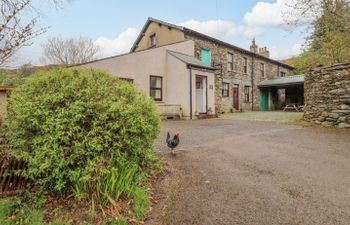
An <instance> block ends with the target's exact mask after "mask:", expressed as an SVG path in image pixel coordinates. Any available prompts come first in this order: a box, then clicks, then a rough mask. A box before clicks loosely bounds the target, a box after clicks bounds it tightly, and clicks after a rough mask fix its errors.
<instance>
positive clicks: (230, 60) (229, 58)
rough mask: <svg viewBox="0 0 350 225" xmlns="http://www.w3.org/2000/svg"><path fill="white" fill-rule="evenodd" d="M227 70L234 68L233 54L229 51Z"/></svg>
mask: <svg viewBox="0 0 350 225" xmlns="http://www.w3.org/2000/svg"><path fill="white" fill-rule="evenodd" d="M227 70H228V71H232V70H233V54H232V53H229V52H228V53H227Z"/></svg>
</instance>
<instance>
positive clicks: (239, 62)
mask: <svg viewBox="0 0 350 225" xmlns="http://www.w3.org/2000/svg"><path fill="white" fill-rule="evenodd" d="M185 39H188V40H193V41H194V42H195V52H194V55H195V57H196V58H198V59H200V58H201V48H206V49H210V53H211V60H212V63H213V64H214V66H215V65H216V68H218V70H217V71H216V72H215V107H216V112H219V113H223V112H231V111H235V110H234V109H233V88H234V87H238V92H239V109H240V111H251V110H252V108H253V109H254V110H260V91H259V88H258V84H259V83H260V82H261V81H263V80H265V79H267V78H273V77H278V76H280V72H285V74H286V76H291V75H293V71H292V70H291V69H289V68H288V67H284V66H281V65H279V64H277V63H273V62H271V61H270V60H264V59H263V58H260V57H259V58H258V57H254V58H252V56H251V55H249V54H245V53H243V52H240V51H237V50H236V49H234V48H230V47H228V46H225V45H220V44H218V43H215V42H213V41H209V40H207V39H204V38H200V37H197V36H195V35H188V34H187V35H185ZM227 53H232V54H233V64H234V65H233V70H232V71H230V70H228V68H227ZM244 57H246V58H247V60H248V71H247V73H245V72H244ZM260 63H264V64H265V76H262V74H261V70H260ZM252 77H253V82H252ZM222 82H226V83H229V84H230V89H229V97H223V96H222ZM245 86H249V87H250V88H249V90H250V94H249V97H250V99H249V102H246V101H245V95H244V87H245Z"/></svg>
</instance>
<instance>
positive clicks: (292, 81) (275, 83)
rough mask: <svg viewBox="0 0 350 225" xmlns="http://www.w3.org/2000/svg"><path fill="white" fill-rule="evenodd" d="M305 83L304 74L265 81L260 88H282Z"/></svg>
mask: <svg viewBox="0 0 350 225" xmlns="http://www.w3.org/2000/svg"><path fill="white" fill-rule="evenodd" d="M303 83H304V74H301V75H295V76H288V77H278V78H272V79H268V80H264V81H262V82H260V83H259V85H258V86H259V87H280V86H290V85H298V84H303Z"/></svg>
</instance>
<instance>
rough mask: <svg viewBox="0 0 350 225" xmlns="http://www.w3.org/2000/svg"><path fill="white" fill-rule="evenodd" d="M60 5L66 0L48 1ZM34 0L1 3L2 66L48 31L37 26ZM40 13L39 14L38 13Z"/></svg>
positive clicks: (0, 53) (0, 47) (0, 64)
mask: <svg viewBox="0 0 350 225" xmlns="http://www.w3.org/2000/svg"><path fill="white" fill-rule="evenodd" d="M48 2H50V3H51V4H54V5H55V6H56V7H60V6H61V5H62V3H63V2H65V1H64V0H50V1H48ZM33 9H34V6H33V4H32V0H1V4H0V66H2V65H4V63H5V62H6V61H8V60H9V59H10V58H11V57H12V56H13V55H14V53H16V52H17V51H18V50H19V49H20V48H21V47H23V46H30V45H31V44H32V42H31V41H32V40H33V39H34V38H35V37H37V36H38V35H40V34H43V33H45V32H46V31H47V28H36V26H37V22H38V16H35V13H33V11H35V9H34V10H33ZM36 15H38V14H36Z"/></svg>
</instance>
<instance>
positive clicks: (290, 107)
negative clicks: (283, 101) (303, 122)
mask: <svg viewBox="0 0 350 225" xmlns="http://www.w3.org/2000/svg"><path fill="white" fill-rule="evenodd" d="M300 109H301V108H299V106H298V104H296V103H289V104H287V105H286V106H285V107H284V108H283V111H287V110H291V111H296V112H299V110H300Z"/></svg>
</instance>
